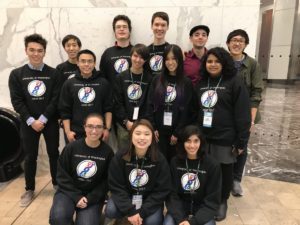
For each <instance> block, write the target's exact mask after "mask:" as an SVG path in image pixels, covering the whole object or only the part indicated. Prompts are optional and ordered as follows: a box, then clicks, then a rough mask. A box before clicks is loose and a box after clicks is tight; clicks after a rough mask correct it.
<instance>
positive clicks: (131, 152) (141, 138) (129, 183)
mask: <svg viewBox="0 0 300 225" xmlns="http://www.w3.org/2000/svg"><path fill="white" fill-rule="evenodd" d="M130 142H131V143H130V148H129V149H128V151H127V152H125V153H123V154H122V155H121V153H120V154H117V155H116V156H115V157H114V159H113V160H112V162H111V164H110V167H109V176H108V184H109V190H110V191H111V199H109V201H108V203H107V208H106V213H105V215H106V217H108V218H121V217H127V218H128V221H129V222H130V223H131V224H134V225H141V224H143V225H152V224H153V225H159V224H162V221H163V203H164V200H165V198H166V197H167V195H168V194H169V192H170V189H171V175H170V172H169V166H168V163H167V161H166V159H165V158H164V156H163V155H162V154H161V153H160V152H159V151H158V149H157V146H156V142H155V136H154V130H153V127H152V125H151V124H150V122H149V121H147V120H144V119H142V120H138V121H136V122H135V123H134V124H133V126H132V129H131V130H130Z"/></svg>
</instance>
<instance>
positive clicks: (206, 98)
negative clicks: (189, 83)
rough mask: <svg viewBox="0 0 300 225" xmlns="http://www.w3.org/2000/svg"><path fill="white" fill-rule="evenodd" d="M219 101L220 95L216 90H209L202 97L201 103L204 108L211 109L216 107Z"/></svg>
mask: <svg viewBox="0 0 300 225" xmlns="http://www.w3.org/2000/svg"><path fill="white" fill-rule="evenodd" d="M217 101H218V94H217V92H215V91H214V90H208V91H206V92H204V93H203V94H202V96H201V103H202V105H203V106H204V107H206V108H209V107H213V106H215V104H216V103H217Z"/></svg>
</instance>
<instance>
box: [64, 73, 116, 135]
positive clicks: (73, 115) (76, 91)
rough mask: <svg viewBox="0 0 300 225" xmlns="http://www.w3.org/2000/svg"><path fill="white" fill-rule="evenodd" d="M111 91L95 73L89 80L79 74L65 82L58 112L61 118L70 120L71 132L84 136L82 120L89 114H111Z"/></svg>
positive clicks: (104, 81)
mask: <svg viewBox="0 0 300 225" xmlns="http://www.w3.org/2000/svg"><path fill="white" fill-rule="evenodd" d="M112 108H113V103H112V90H111V88H110V85H109V83H108V82H107V80H105V79H104V78H102V77H100V76H99V75H98V74H97V72H96V71H93V74H92V76H91V77H89V78H83V77H82V76H81V75H80V74H79V73H77V74H76V75H75V77H73V78H71V79H68V80H66V82H65V83H64V85H63V87H62V90H61V94H60V99H59V112H60V115H61V118H62V119H63V120H64V119H70V120H71V130H72V131H74V132H75V133H77V132H78V133H80V134H84V129H83V120H84V118H85V117H86V116H87V115H89V114H90V113H99V114H101V115H102V116H104V114H105V113H106V112H112Z"/></svg>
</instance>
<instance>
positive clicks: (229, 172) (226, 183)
mask: <svg viewBox="0 0 300 225" xmlns="http://www.w3.org/2000/svg"><path fill="white" fill-rule="evenodd" d="M220 165H221V170H222V201H223V200H227V199H228V198H229V196H230V191H231V189H232V183H233V163H230V164H224V163H221V164H220Z"/></svg>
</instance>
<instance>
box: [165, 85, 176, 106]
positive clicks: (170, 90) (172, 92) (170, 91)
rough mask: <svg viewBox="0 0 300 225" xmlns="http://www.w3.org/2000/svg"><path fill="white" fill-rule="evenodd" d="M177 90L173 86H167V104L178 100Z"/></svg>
mask: <svg viewBox="0 0 300 225" xmlns="http://www.w3.org/2000/svg"><path fill="white" fill-rule="evenodd" d="M176 95H177V93H176V89H175V87H173V86H169V85H168V86H167V91H166V96H165V102H167V103H170V102H173V101H174V100H175V98H176Z"/></svg>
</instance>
